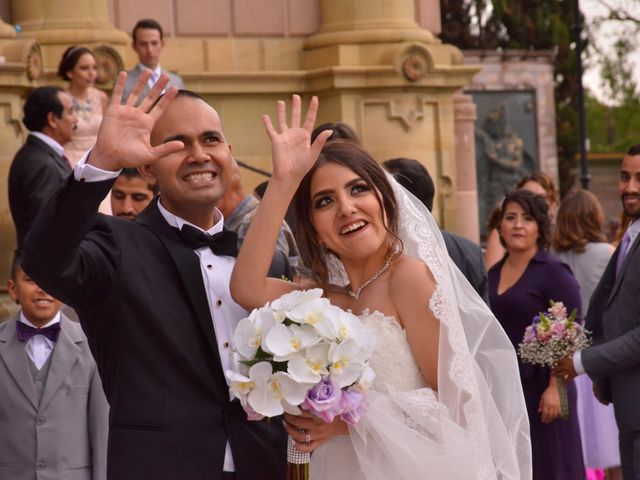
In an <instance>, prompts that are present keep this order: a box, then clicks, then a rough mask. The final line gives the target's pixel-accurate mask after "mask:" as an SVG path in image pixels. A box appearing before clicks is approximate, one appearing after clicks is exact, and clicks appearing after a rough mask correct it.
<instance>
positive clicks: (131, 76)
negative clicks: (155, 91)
mask: <svg viewBox="0 0 640 480" xmlns="http://www.w3.org/2000/svg"><path fill="white" fill-rule="evenodd" d="M144 70H145V68H144V67H143V66H142V65H140V64H137V65H136V66H135V67H134V68H132V69H131V70H128V71H127V81H126V83H125V84H124V92H122V101H123V102H125V101H126V100H127V98H128V97H129V93H131V90H133V86H134V85H135V84H136V82H137V81H138V78H139V77H140V75H141V74H142V72H143V71H144ZM162 73H165V74H167V75H169V83H168V84H167V88H169V87H173V86H176V87H178V89H179V90H184V82H183V81H182V78H181V77H180V76H179V75H176V74H175V73H171V72H169V71H167V70H164V69H163V70H162ZM147 93H149V85H145V87H144V90H143V91H142V95H140V98H141V99H142V98H144V97H145V96H146V95H147ZM138 103H140V100H139V101H138Z"/></svg>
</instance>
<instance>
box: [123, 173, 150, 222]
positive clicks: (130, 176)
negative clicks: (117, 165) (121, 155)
mask: <svg viewBox="0 0 640 480" xmlns="http://www.w3.org/2000/svg"><path fill="white" fill-rule="evenodd" d="M157 193H158V186H157V185H149V184H148V183H147V181H146V180H145V179H144V178H142V175H140V173H139V172H138V170H136V169H135V168H123V169H122V171H121V172H120V175H118V178H117V179H116V181H115V182H114V184H113V187H111V213H112V215H113V216H115V217H120V218H122V219H124V220H132V221H133V220H135V219H136V218H137V217H138V215H139V214H140V213H141V212H142V211H143V210H144V209H145V208H147V206H148V205H149V204H150V203H151V200H153V197H154V196H155V195H156V194H157Z"/></svg>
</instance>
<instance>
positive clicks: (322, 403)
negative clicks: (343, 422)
mask: <svg viewBox="0 0 640 480" xmlns="http://www.w3.org/2000/svg"><path fill="white" fill-rule="evenodd" d="M342 395H343V392H342V390H341V389H340V388H339V387H338V386H337V385H335V384H334V383H333V382H332V381H331V379H330V378H329V377H325V378H323V379H322V380H320V381H319V382H318V383H316V384H315V385H314V386H313V387H312V388H311V390H309V392H308V393H307V398H305V399H304V402H302V405H301V407H302V408H303V409H305V410H308V411H310V412H311V413H313V414H314V415H315V416H316V417H320V418H322V419H323V420H324V421H325V422H327V423H331V422H333V419H334V417H335V416H336V415H340V413H342V410H341V409H340V399H341V398H342Z"/></svg>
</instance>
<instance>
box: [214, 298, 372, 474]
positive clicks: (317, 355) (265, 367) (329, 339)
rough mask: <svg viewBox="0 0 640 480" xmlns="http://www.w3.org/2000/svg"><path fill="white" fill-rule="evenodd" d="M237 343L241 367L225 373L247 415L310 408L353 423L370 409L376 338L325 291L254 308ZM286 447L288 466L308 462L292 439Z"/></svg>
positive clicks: (238, 332) (326, 418)
mask: <svg viewBox="0 0 640 480" xmlns="http://www.w3.org/2000/svg"><path fill="white" fill-rule="evenodd" d="M234 343H235V355H236V368H235V370H228V371H227V372H226V374H227V378H228V379H229V380H230V389H231V392H232V393H233V394H234V395H235V396H236V397H237V398H238V399H239V400H240V403H241V404H242V406H243V408H244V409H245V411H246V412H247V416H248V418H249V420H261V419H263V418H265V417H268V418H270V417H275V416H278V415H282V414H283V413H284V412H287V413H291V414H294V415H299V414H301V413H302V410H306V411H309V412H311V413H312V414H313V415H315V416H317V417H319V418H322V419H323V420H324V421H325V422H332V421H333V419H334V418H335V417H337V416H339V417H340V418H341V419H342V420H344V421H345V422H346V423H348V424H350V425H355V424H356V423H357V422H358V420H359V419H360V417H361V416H362V414H363V413H364V412H365V411H366V409H367V403H366V399H365V392H366V390H367V389H368V388H369V386H370V385H371V382H372V380H373V378H374V373H373V370H371V368H370V367H369V357H370V355H371V353H372V352H373V348H374V346H375V337H374V335H373V334H372V333H371V332H370V331H369V330H368V329H367V328H366V327H365V326H364V325H363V324H362V323H361V322H360V319H358V317H356V316H355V315H353V314H352V313H350V312H346V311H344V310H342V309H341V308H338V307H336V306H334V305H331V303H330V302H329V300H327V299H326V298H323V297H322V290H321V289H318V288H316V289H313V290H306V291H295V292H291V293H288V294H286V295H283V296H282V297H280V298H279V299H277V300H275V301H273V302H271V303H270V304H267V305H266V306H264V307H262V308H258V309H255V310H253V311H252V312H251V314H250V315H249V317H247V318H244V319H242V320H240V322H239V323H238V326H237V327H236V330H235V333H234ZM309 441H310V440H309V439H308V437H307V442H309ZM287 450H288V461H289V463H290V466H291V464H298V465H303V467H302V468H304V469H306V468H307V467H306V464H308V463H309V460H310V456H309V454H306V453H302V452H300V451H298V450H297V449H296V448H295V443H294V442H293V439H291V438H289V446H288V449H287ZM290 471H291V468H290ZM305 475H306V474H302V476H303V477H304V476H305Z"/></svg>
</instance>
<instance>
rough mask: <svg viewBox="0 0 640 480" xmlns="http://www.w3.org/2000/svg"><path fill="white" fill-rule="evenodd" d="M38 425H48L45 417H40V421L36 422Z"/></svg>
mask: <svg viewBox="0 0 640 480" xmlns="http://www.w3.org/2000/svg"><path fill="white" fill-rule="evenodd" d="M36 423H37V424H38V425H44V424H45V423H47V420H46V419H45V418H44V417H38V419H37V420H36Z"/></svg>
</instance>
